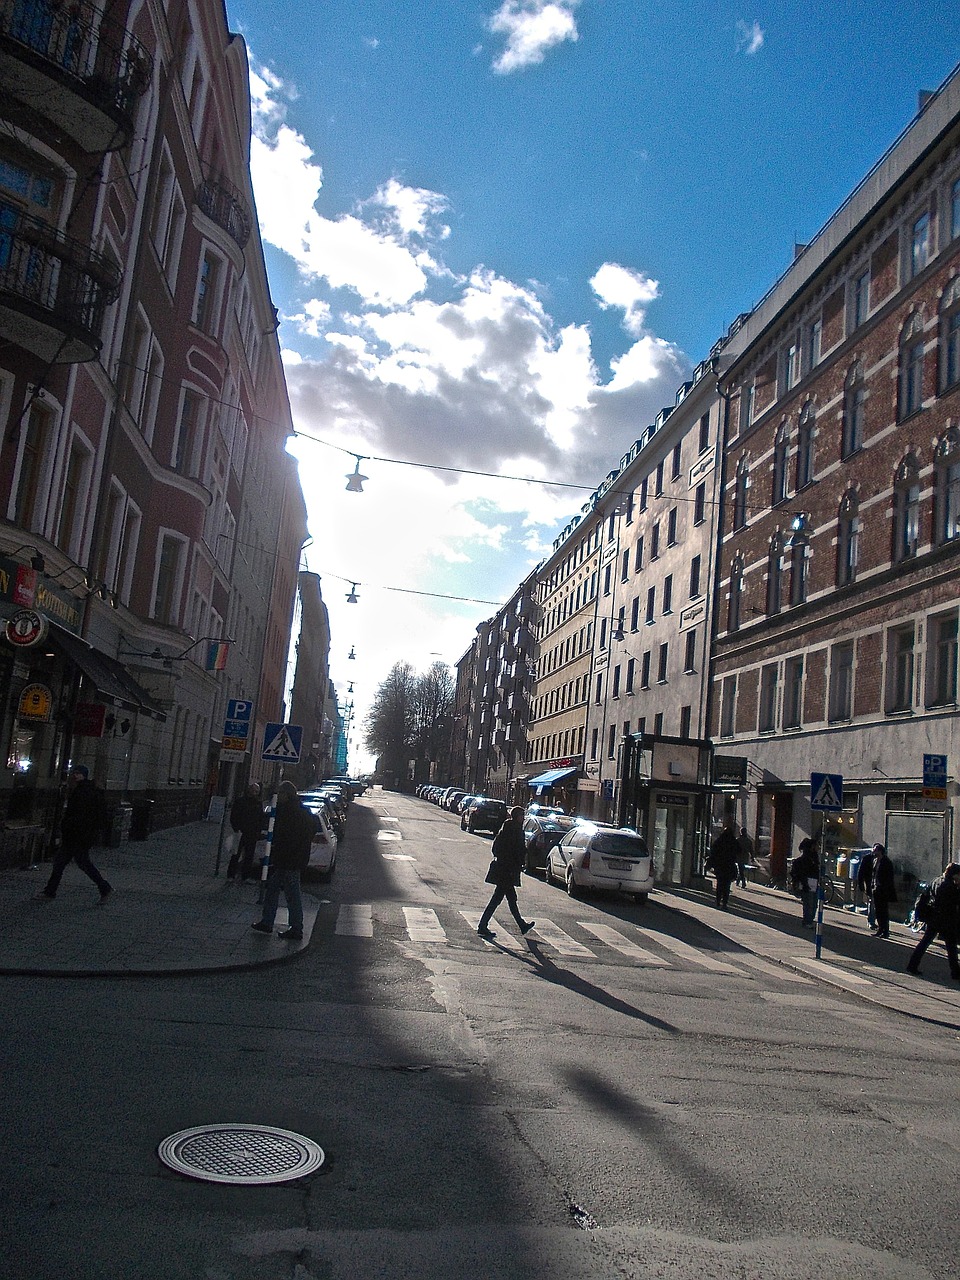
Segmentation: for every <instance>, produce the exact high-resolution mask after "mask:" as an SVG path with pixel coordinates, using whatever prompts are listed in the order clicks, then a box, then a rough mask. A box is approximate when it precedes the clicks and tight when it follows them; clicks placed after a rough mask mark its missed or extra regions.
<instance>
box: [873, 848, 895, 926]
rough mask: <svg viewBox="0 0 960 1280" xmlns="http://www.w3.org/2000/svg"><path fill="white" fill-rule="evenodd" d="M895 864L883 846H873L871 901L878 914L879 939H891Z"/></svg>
mask: <svg viewBox="0 0 960 1280" xmlns="http://www.w3.org/2000/svg"><path fill="white" fill-rule="evenodd" d="M896 900H897V890H896V887H895V885H894V877H893V863H892V862H891V861H890V859H889V857H888V856H887V851H886V849H885V848H884V846H883V845H882V844H875V845H874V846H873V872H872V874H871V877H870V901H871V902H872V903H873V910H874V912H875V913H876V917H877V923H876V926H875V928H874V930H873V932H874V933H875V934H876V935H877V937H878V938H889V937H890V903H891V902H896Z"/></svg>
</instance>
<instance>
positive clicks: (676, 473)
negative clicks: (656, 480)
mask: <svg viewBox="0 0 960 1280" xmlns="http://www.w3.org/2000/svg"><path fill="white" fill-rule="evenodd" d="M682 445H683V442H682V441H681V442H680V444H675V445H674V446H673V462H672V465H671V467H670V478H671V479H672V480H679V479H680V471H681V456H682Z"/></svg>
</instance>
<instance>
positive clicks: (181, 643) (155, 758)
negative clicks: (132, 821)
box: [0, 0, 306, 861]
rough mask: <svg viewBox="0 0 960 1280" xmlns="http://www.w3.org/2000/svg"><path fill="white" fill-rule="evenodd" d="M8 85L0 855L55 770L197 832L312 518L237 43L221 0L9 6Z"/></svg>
mask: <svg viewBox="0 0 960 1280" xmlns="http://www.w3.org/2000/svg"><path fill="white" fill-rule="evenodd" d="M0 75H2V78H3V84H4V96H3V102H2V107H0V115H2V118H3V124H4V129H3V136H2V139H0V335H2V337H3V339H4V343H3V346H2V349H0V422H2V426H3V438H2V447H0V501H2V502H3V518H2V519H0V614H2V619H3V624H4V626H5V628H6V643H5V644H4V645H3V647H2V654H0V690H2V695H3V702H2V705H3V715H2V718H0V737H2V745H3V748H4V754H3V759H4V760H5V762H6V767H5V769H4V771H3V772H2V774H0V810H2V815H3V817H4V820H5V822H6V825H7V827H8V832H7V833H6V834H5V836H4V840H5V841H6V846H5V849H4V851H3V852H2V853H0V856H2V857H3V858H4V859H5V860H7V861H11V860H12V861H16V860H19V859H20V858H21V857H22V856H23V855H24V852H25V851H26V850H28V845H31V842H32V843H33V844H37V845H38V846H39V845H42V844H43V841H44V839H45V837H46V835H47V834H48V833H49V830H50V827H51V825H52V822H53V815H54V813H55V810H56V807H57V803H58V794H59V786H60V780H61V779H62V777H63V776H64V773H65V770H66V768H67V766H68V764H69V763H71V762H76V763H83V764H86V765H88V766H89V768H90V770H91V773H92V775H93V776H94V777H95V778H96V780H97V781H98V782H99V783H100V784H101V785H103V786H104V787H105V788H106V790H107V792H108V795H109V797H110V799H111V800H112V801H113V802H114V803H115V804H118V805H121V809H122V808H123V807H125V806H126V804H127V803H128V802H133V803H136V802H137V801H138V800H140V801H143V800H146V799H149V800H150V801H151V802H152V803H153V809H154V814H155V820H156V821H159V822H162V823H172V822H177V821H182V820H186V819H188V818H193V817H197V816H200V814H202V813H203V812H204V811H205V808H206V804H207V800H208V798H209V795H210V794H211V793H212V792H213V791H215V790H217V788H218V786H219V785H220V776H219V775H220V737H221V731H222V727H223V723H224V713H225V709H226V706H227V702H228V699H229V698H240V699H243V700H246V701H248V702H250V703H252V704H253V707H254V711H253V720H252V724H253V734H252V735H251V737H252V741H251V746H252V747H253V752H252V753H251V754H252V759H253V760H254V761H255V762H256V763H255V764H254V766H253V772H254V774H256V772H257V769H258V767H259V751H258V750H257V747H258V745H259V742H262V734H263V726H264V724H265V723H266V722H267V721H270V720H275V719H277V718H279V715H280V712H281V706H282V702H281V700H282V696H283V684H284V671H285V665H286V658H287V651H288V648H289V632H290V622H291V617H292V608H293V600H294V593H295V589H296V575H297V562H298V559H299V548H300V546H301V545H302V543H303V541H304V539H305V535H306V527H305V507H304V503H303V497H302V494H301V492H300V486H299V482H298V479H297V474H296V468H295V464H294V462H293V459H292V458H290V457H289V456H288V455H287V454H286V452H285V448H284V444H285V440H286V438H287V436H288V435H289V434H290V431H291V424H290V415H289V407H288V403H287V396H286V388H285V383H284V378H283V370H282V366H281V363H280V356H279V348H278V344H277V340H276V336H275V330H276V313H275V310H274V308H273V306H272V303H271V300H270V294H269V288H268V284H267V278H266V271H265V267H264V261H263V253H262V248H261V245H260V242H259V238H258V236H257V233H256V219H255V217H254V208H253V196H252V190H251V186H250V177H249V133H250V131H249V122H250V107H249V89H248V69H247V59H246V51H245V47H244V44H243V41H242V40H241V39H240V37H238V36H236V35H233V34H232V33H231V32H229V31H228V30H227V27H226V24H225V14H224V10H223V6H222V5H221V4H219V3H215V0H171V2H170V3H167V4H163V5H153V6H140V5H127V4H125V3H119V4H113V5H110V6H109V10H108V11H101V10H99V9H96V8H94V7H93V6H91V5H86V4H79V5H70V6H54V5H50V4H41V3H29V2H27V3H17V4H4V5H0ZM228 642H229V643H228ZM248 763H249V761H248ZM245 767H246V766H245ZM11 832H12V833H13V834H10V833H11ZM31 847H32V845H31Z"/></svg>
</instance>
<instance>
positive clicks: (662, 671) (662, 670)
mask: <svg viewBox="0 0 960 1280" xmlns="http://www.w3.org/2000/svg"><path fill="white" fill-rule="evenodd" d="M669 650H670V646H669V645H668V644H667V643H666V642H664V643H663V644H662V645H661V646H660V652H659V655H658V657H657V683H658V684H666V682H667V657H668V654H669Z"/></svg>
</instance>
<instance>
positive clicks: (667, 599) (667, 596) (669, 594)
mask: <svg viewBox="0 0 960 1280" xmlns="http://www.w3.org/2000/svg"><path fill="white" fill-rule="evenodd" d="M663 612H664V613H672V612H673V574H672V573H668V574H667V576H666V577H665V578H664V580H663Z"/></svg>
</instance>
